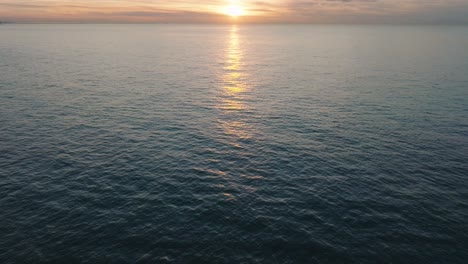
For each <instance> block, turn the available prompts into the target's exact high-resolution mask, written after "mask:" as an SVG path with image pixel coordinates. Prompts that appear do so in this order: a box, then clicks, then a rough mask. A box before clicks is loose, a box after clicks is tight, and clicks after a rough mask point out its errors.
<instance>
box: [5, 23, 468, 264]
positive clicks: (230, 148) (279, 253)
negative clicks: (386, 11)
mask: <svg viewBox="0 0 468 264" xmlns="http://www.w3.org/2000/svg"><path fill="white" fill-rule="evenodd" d="M467 47H468V28H467V27H455V26H453V27H431V26H422V27H416V26H302V25H301V26H282V25H278V26H207V25H13V24H5V25H1V26H0V124H1V126H0V175H1V178H0V193H1V194H2V195H1V196H0V210H1V214H0V221H1V223H2V225H1V227H0V260H2V261H1V262H2V263H25V262H29V263H39V262H47V263H50V262H57V263H65V262H67V263H70V262H81V263H100V262H112V263H114V262H116V263H136V262H138V263H147V262H148V263H464V261H466V259H467V257H468V253H467V251H466V248H467V247H468V220H467V219H468V178H467V175H468V165H467V164H468V163H467V156H468V119H467V116H468V53H467V52H466V48H467Z"/></svg>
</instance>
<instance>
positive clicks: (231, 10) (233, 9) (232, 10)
mask: <svg viewBox="0 0 468 264" xmlns="http://www.w3.org/2000/svg"><path fill="white" fill-rule="evenodd" d="M225 13H226V14H227V15H229V16H232V17H238V16H242V15H244V13H245V12H244V9H243V8H242V7H240V6H238V5H230V6H228V7H226V9H225Z"/></svg>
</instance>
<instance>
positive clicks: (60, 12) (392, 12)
mask: <svg viewBox="0 0 468 264" xmlns="http://www.w3.org/2000/svg"><path fill="white" fill-rule="evenodd" d="M233 5H234V6H239V7H241V8H242V9H243V15H242V16H241V17H237V18H233V17H230V16H228V15H226V7H227V6H233ZM0 21H6V22H26V23H41V22H47V23H54V22H57V23H60V22H66V23H232V22H236V23H327V24H328V23H333V24H335V23H336V24H468V0H271V1H267V0H252V1H248V0H172V1H161V0H100V1H98V0H0Z"/></svg>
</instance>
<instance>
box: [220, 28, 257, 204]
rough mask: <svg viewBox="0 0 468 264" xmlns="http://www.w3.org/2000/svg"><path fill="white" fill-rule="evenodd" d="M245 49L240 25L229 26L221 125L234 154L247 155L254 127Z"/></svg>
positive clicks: (231, 198)
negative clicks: (245, 64) (251, 116)
mask: <svg viewBox="0 0 468 264" xmlns="http://www.w3.org/2000/svg"><path fill="white" fill-rule="evenodd" d="M244 53H245V52H244V50H243V49H242V46H241V37H240V34H239V26H237V25H233V26H232V27H231V28H230V29H229V35H228V39H227V44H226V49H225V55H224V57H225V63H224V68H223V72H224V73H223V75H222V87H220V91H219V92H220V95H219V104H218V106H217V108H218V109H219V110H220V116H219V118H218V124H219V126H220V128H221V129H222V131H223V132H224V134H225V136H226V143H227V144H228V145H230V146H231V147H233V149H234V150H233V153H232V155H238V156H243V155H245V153H246V151H248V150H247V145H246V144H248V143H246V142H248V141H249V140H252V138H253V137H254V136H253V134H252V133H253V131H254V128H253V127H252V126H251V125H249V124H248V123H246V120H248V118H250V114H249V112H250V110H251V109H250V107H249V106H248V101H249V96H250V92H251V91H250V90H251V88H252V87H251V85H250V84H249V81H248V80H249V76H248V74H247V73H246V72H245V69H243V59H244V56H245V54H244ZM243 188H244V189H245V190H246V191H254V190H253V189H252V187H248V186H244V187H243ZM223 195H224V196H225V198H226V199H227V200H235V199H236V198H235V196H234V195H233V194H231V193H228V192H224V193H223Z"/></svg>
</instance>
